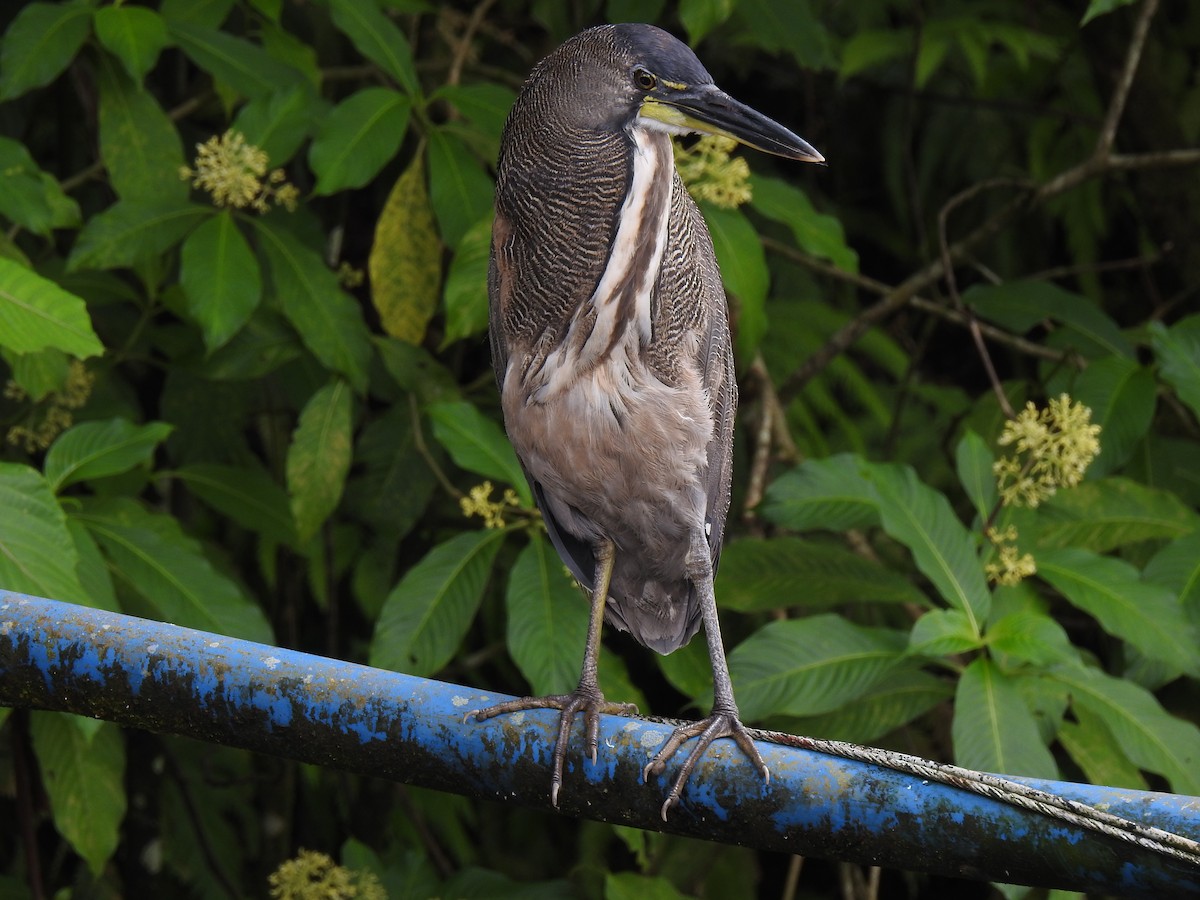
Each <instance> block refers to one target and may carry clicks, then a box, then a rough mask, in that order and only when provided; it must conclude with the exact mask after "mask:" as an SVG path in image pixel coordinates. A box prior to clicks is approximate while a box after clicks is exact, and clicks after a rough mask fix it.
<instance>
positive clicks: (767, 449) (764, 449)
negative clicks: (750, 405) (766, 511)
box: [742, 353, 775, 522]
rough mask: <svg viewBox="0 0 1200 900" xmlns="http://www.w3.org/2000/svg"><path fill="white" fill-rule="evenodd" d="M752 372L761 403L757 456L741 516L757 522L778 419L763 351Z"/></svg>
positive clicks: (756, 444)
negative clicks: (770, 395) (775, 422)
mask: <svg viewBox="0 0 1200 900" xmlns="http://www.w3.org/2000/svg"><path fill="white" fill-rule="evenodd" d="M750 375H751V377H752V378H753V379H754V383H755V384H756V385H757V386H758V389H759V398H760V402H759V404H758V409H759V415H758V428H757V429H755V432H754V456H753V457H752V458H751V463H750V480H749V483H748V485H747V487H746V500H745V503H744V504H743V507H742V508H743V512H742V518H743V519H744V520H745V521H746V522H754V521H756V520H757V519H758V514H757V513H756V512H755V510H756V509H757V507H758V504H759V503H761V502H762V498H763V491H764V490H765V489H766V484H767V467H768V466H769V465H770V463H771V435H772V432H773V431H774V419H775V410H774V408H773V407H772V405H771V403H770V400H769V399H768V395H769V394H770V393H773V391H772V389H771V375H770V373H769V372H768V371H767V364H766V363H765V362H764V361H763V358H762V354H761V353H759V354H756V355H755V357H754V362H753V363H751V364H750Z"/></svg>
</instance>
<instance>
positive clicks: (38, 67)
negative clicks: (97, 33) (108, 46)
mask: <svg viewBox="0 0 1200 900" xmlns="http://www.w3.org/2000/svg"><path fill="white" fill-rule="evenodd" d="M91 26H92V9H91V6H90V4H88V3H83V2H74V3H30V4H27V5H26V6H25V8H24V9H22V10H21V11H20V12H19V13H17V15H16V17H15V18H13V20H12V21H11V22H10V23H9V25H8V29H7V30H6V31H5V32H4V40H3V43H0V102H3V101H5V100H11V99H12V98H14V97H19V96H21V95H22V94H24V93H25V92H26V91H30V90H33V89H34V88H37V87H41V86H42V85H44V84H49V83H50V82H51V81H53V80H54V79H55V78H57V77H58V76H59V74H60V73H61V72H62V71H63V70H64V69H66V68H67V66H69V65H70V64H71V60H73V59H74V58H75V54H76V53H78V52H79V48H80V47H82V46H83V42H84V41H85V40H87V36H88V33H89V32H90V31H91Z"/></svg>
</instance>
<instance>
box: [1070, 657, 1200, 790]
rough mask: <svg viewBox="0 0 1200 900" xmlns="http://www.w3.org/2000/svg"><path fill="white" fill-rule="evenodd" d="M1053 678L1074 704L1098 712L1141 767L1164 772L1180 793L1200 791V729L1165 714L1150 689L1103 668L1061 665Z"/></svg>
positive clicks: (1172, 787) (1121, 744)
mask: <svg viewBox="0 0 1200 900" xmlns="http://www.w3.org/2000/svg"><path fill="white" fill-rule="evenodd" d="M1052 676H1053V677H1054V678H1055V679H1056V680H1057V681H1059V682H1061V683H1062V684H1063V685H1065V686H1066V687H1067V688H1068V690H1070V692H1071V702H1072V704H1074V705H1075V706H1079V707H1082V708H1084V709H1086V710H1088V711H1089V712H1090V713H1092V714H1094V715H1096V716H1097V717H1098V718H1099V719H1100V720H1101V721H1103V722H1104V724H1105V725H1106V726H1107V727H1108V729H1109V730H1110V731H1111V732H1112V735H1113V737H1114V738H1115V739H1116V741H1117V744H1118V745H1120V747H1121V750H1122V751H1123V752H1124V753H1125V755H1126V756H1128V757H1129V759H1130V760H1132V761H1133V763H1134V764H1135V765H1137V766H1138V768H1140V769H1144V770H1146V771H1148V772H1154V773H1156V774H1159V775H1162V776H1164V777H1165V778H1166V779H1167V781H1168V782H1169V783H1170V785H1171V790H1173V791H1175V792H1176V793H1177V794H1188V795H1191V796H1196V795H1197V794H1200V728H1197V727H1196V725H1195V724H1193V723H1192V722H1185V721H1184V720H1183V719H1177V718H1175V717H1174V716H1172V715H1170V714H1169V713H1167V711H1166V710H1164V709H1163V708H1162V706H1161V705H1159V702H1158V701H1157V700H1156V699H1155V698H1154V695H1153V694H1151V693H1150V692H1149V691H1148V690H1146V689H1145V688H1143V687H1141V686H1140V685H1137V684H1134V683H1133V682H1131V681H1125V680H1124V679H1121V678H1115V677H1113V676H1111V675H1108V674H1106V673H1104V672H1101V671H1100V670H1099V669H1090V668H1084V667H1083V666H1063V667H1060V668H1058V669H1055V670H1054V671H1053V673H1052Z"/></svg>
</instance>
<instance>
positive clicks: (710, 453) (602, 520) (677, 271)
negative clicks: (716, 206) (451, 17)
mask: <svg viewBox="0 0 1200 900" xmlns="http://www.w3.org/2000/svg"><path fill="white" fill-rule="evenodd" d="M689 134H701V135H721V136H725V137H727V138H733V139H734V140H736V141H738V142H740V143H742V144H745V145H748V146H750V147H753V148H756V149H758V150H762V151H765V152H767V153H771V154H775V155H778V156H781V157H786V158H789V159H793V160H799V161H805V162H813V163H823V162H824V157H823V156H822V155H821V154H820V153H819V152H817V150H815V149H814V148H813V147H812V146H811V145H810V144H809V143H808V142H806V141H805V140H803V139H802V138H800V137H798V136H797V135H795V134H793V133H792V132H791V131H789V130H788V129H786V128H785V127H783V126H782V125H780V124H778V123H777V122H775V121H774V120H772V119H770V118H768V117H767V116H764V115H762V114H761V113H759V112H757V111H755V110H754V109H751V108H750V107H749V106H746V105H745V104H743V103H741V102H739V101H737V100H735V99H733V98H732V97H731V96H729V95H728V94H726V93H725V92H724V91H722V90H721V89H720V88H718V87H717V86H716V85H715V84H714V83H713V78H712V76H711V75H710V74H709V73H708V71H707V70H706V69H705V68H704V66H703V65H702V64H701V62H700V60H699V59H698V58H697V57H696V55H695V53H693V52H692V50H691V49H690V48H689V47H688V46H687V45H686V44H684V43H683V42H682V41H680V40H678V39H677V38H675V37H674V36H673V35H671V34H670V33H668V32H666V31H664V30H662V29H660V28H657V27H655V26H652V25H645V24H617V25H601V26H597V27H593V28H589V29H587V30H585V31H583V32H581V33H579V34H577V35H575V36H574V37H572V38H570V39H569V40H567V41H566V42H565V43H563V44H562V45H561V46H559V47H558V48H557V49H556V50H554V51H552V52H551V53H550V54H549V55H548V56H546V57H545V58H544V59H542V60H541V62H539V63H537V64H536V65H535V66H534V68H533V70H532V72H531V73H530V75H529V77H528V79H527V80H526V81H525V83H524V85H523V86H522V88H521V90H520V92H519V93H518V96H517V99H516V101H515V102H514V104H513V107H512V109H511V111H510V113H509V115H508V119H507V121H506V123H505V126H504V130H503V132H502V135H501V141H500V151H499V156H498V161H497V167H496V194H495V201H496V202H495V219H494V223H493V229H492V245H491V256H490V261H489V267H488V296H489V337H490V344H491V351H492V362H493V367H494V369H495V374H496V382H497V386H498V388H499V392H500V399H501V408H502V412H503V416H504V424H505V429H506V431H507V433H508V437H509V440H510V442H511V443H512V445H513V448H514V450H515V451H516V454H517V458H518V459H519V461H520V463H521V467H522V469H523V470H524V473H525V476H526V478H527V479H528V481H529V484H530V486H531V488H532V491H533V495H534V498H535V500H536V502H537V505H538V507H539V509H540V510H541V513H542V517H543V520H544V522H545V525H546V530H547V532H548V534H549V537H550V539H551V542H552V543H553V545H554V547H555V549H556V550H557V551H558V553H559V555H560V556H561V558H562V560H563V562H564V563H565V564H566V566H567V567H568V568H569V569H570V571H571V573H572V574H573V575H574V577H575V578H576V580H577V581H578V582H579V583H580V584H581V585H582V586H583V588H584V589H585V590H586V591H587V592H589V593H590V596H591V607H590V615H589V623H588V631H587V642H586V646H585V648H584V658H583V665H582V667H581V672H580V678H579V684H578V686H577V687H576V688H575V690H574V691H572V692H571V693H569V694H563V695H555V696H550V697H525V698H521V699H515V700H510V701H506V702H503V703H498V704H496V705H493V706H490V707H487V708H485V709H478V710H472V711H471V712H469V713H467V718H470V717H472V716H473V717H474V718H475V719H477V720H480V721H482V720H484V719H488V718H491V717H493V716H497V715H502V714H506V713H512V712H517V711H520V710H529V709H539V708H547V709H557V710H559V721H558V732H557V740H556V742H555V745H554V750H553V754H552V762H553V774H552V777H551V791H550V799H551V803H552V805H553V806H555V807H557V806H558V797H559V791H560V788H561V786H562V780H563V768H564V763H565V759H566V754H567V748H568V744H569V735H570V731H571V729H572V726H573V723H574V720H575V718H576V716H578V715H582V716H583V720H584V735H585V752H586V754H587V756H589V757H590V758H591V761H592V763H593V764H595V761H596V753H597V744H598V733H599V716H600V714H601V713H617V714H633V713H636V711H637V710H636V707H634V706H633V705H632V704H625V703H614V702H610V701H608V700H606V699H605V697H604V696H603V694H602V693H601V691H600V688H599V685H598V681H597V664H598V657H599V650H600V637H601V629H602V625H603V624H604V623H605V622H608V623H609V624H610V625H611V626H613V627H615V628H617V629H618V630H620V631H627V632H629V633H630V634H631V635H632V636H633V638H634V639H635V640H637V641H638V642H639V643H640V644H642V645H643V646H645V647H647V648H649V649H651V650H654V651H657V652H658V653H661V654H664V655H665V654H668V653H671V652H672V651H674V650H677V649H679V648H680V647H682V646H684V645H685V644H687V643H688V642H689V641H690V640H691V639H692V638H693V637H694V636H695V635H696V633H697V632H698V631H699V629H700V628H701V626H703V628H704V631H705V636H706V639H707V643H708V655H709V659H710V661H711V665H712V672H713V706H712V710H711V713H710V715H708V716H707V717H706V718H704V719H702V720H700V721H698V722H694V723H688V724H686V725H681V726H679V727H677V728H676V729H675V730H674V732H672V734H671V735H670V736H669V737H668V738H667V740H666V741H665V742H664V744H663V745H662V746H661V748H660V749H659V750H658V751H657V753H656V754H655V755H654V756H653V757H652V758H651V759H650V761H649V763H648V764H647V765H646V767H645V769H644V770H643V773H642V775H643V780H644V781H645V782H647V783H649V781H650V779H651V778H652V777H656V776H658V775H660V774H662V773H663V772H664V771H665V768H666V764H667V762H668V761H669V760H670V759H671V758H672V757H673V756H674V755H675V754H676V752H677V751H678V750H679V749H680V747H681V746H682V745H683V744H684V743H685V742H686V741H687V740H688V739H690V738H693V737H695V738H698V741H697V743H696V745H695V746H694V748H693V749H692V750H691V752H690V753H689V754H688V756H687V757H686V758H685V759H684V761H683V763H682V764H681V765H680V768H679V770H678V774H677V775H676V777H675V779H674V782H673V784H672V786H671V788H670V791H669V793H668V794H667V796H666V799H665V801H664V802H663V805H662V807H661V815H662V817H663V819H664V820H665V819H666V818H667V814H668V812H669V811H670V809H671V808H672V807H674V806H676V805H678V804H679V802H680V800H681V797H682V795H683V791H684V787H685V785H686V784H687V781H688V779H689V777H690V776H691V773H692V771H693V769H694V768H695V766H696V763H697V761H698V760H699V759H700V757H701V756H702V755H703V754H704V753H705V752H706V751H707V749H708V747H709V746H710V745H711V744H712V743H713V741H715V740H717V739H719V738H722V737H729V738H732V739H733V740H734V741H735V742H736V744H737V746H738V747H740V748H741V750H742V752H743V753H744V754H745V755H746V757H747V758H748V759H749V760H750V762H751V763H752V764H753V765H754V767H755V768H756V769H757V770H758V771H759V772H760V773H761V774H762V776H763V777H764V779H766V780H767V781H769V779H770V772H769V771H768V769H767V766H766V764H765V763H764V762H763V759H762V756H761V755H760V754H759V752H758V750H757V749H756V748H755V746H754V743H753V741H752V740H751V738H750V736H749V734H748V733H747V730H746V728H745V726H744V725H743V724H742V722H741V720H740V718H739V715H738V709H737V704H736V702H735V699H734V694H733V686H732V682H731V680H730V676H729V666H728V663H727V661H726V657H725V650H724V646H723V644H722V641H721V632H720V625H719V622H718V616H717V606H716V599H715V596H714V592H713V573H714V571H715V569H716V565H717V560H718V557H719V556H720V552H721V543H722V539H723V537H724V531H725V519H726V515H727V513H728V510H729V503H730V483H731V477H732V461H733V460H732V457H733V422H734V413H735V410H736V407H737V384H736V381H735V375H734V358H733V347H732V341H731V338H730V329H729V318H728V308H727V305H726V298H725V293H724V288H723V286H722V281H721V273H720V270H719V268H718V265H717V259H716V254H715V252H714V250H713V243H712V238H711V236H710V235H709V232H708V229H707V227H706V225H705V221H704V217H703V215H702V213H701V211H700V209H699V208H698V207H697V205H696V203H695V202H694V201H693V200H692V198H691V197H690V196H689V194H688V192H687V189H686V188H685V186H684V184H683V182H682V180H681V179H680V177H679V174H678V172H677V171H676V169H675V163H674V157H673V153H672V137H673V136H676V135H689Z"/></svg>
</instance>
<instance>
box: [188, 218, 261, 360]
mask: <svg viewBox="0 0 1200 900" xmlns="http://www.w3.org/2000/svg"><path fill="white" fill-rule="evenodd" d="M179 284H180V287H182V288H183V293H184V296H185V297H186V298H187V309H188V312H189V313H190V314H191V315H192V317H193V318H194V319H195V320H196V322H197V324H199V326H200V330H201V331H202V332H203V334H204V345H205V346H206V347H207V348H208V350H209V351H210V352H211V351H213V350H216V349H217V348H218V347H220V346H222V345H224V344H225V343H226V342H227V341H228V340H229V339H230V338H231V337H233V336H234V334H236V333H237V332H238V330H239V329H240V328H241V327H242V326H243V325H245V324H246V321H247V320H248V319H249V318H250V316H251V315H252V314H253V313H254V310H255V309H256V308H257V307H258V304H259V301H260V300H262V273H261V272H260V270H259V265H258V260H257V259H256V258H255V256H254V251H253V250H251V249H250V244H249V242H248V241H247V240H246V238H245V236H244V235H243V234H242V232H241V229H240V228H238V226H237V222H236V221H234V218H233V214H232V213H230V211H229V210H227V209H226V210H222V211H221V212H219V213H217V215H215V216H213V217H212V218H211V219H209V220H208V221H207V222H205V223H203V224H202V225H201V226H200V227H199V228H197V229H196V230H195V231H193V232H192V233H191V234H190V235H188V237H187V240H185V241H184V242H183V250H182V252H181V253H180V256H179Z"/></svg>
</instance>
